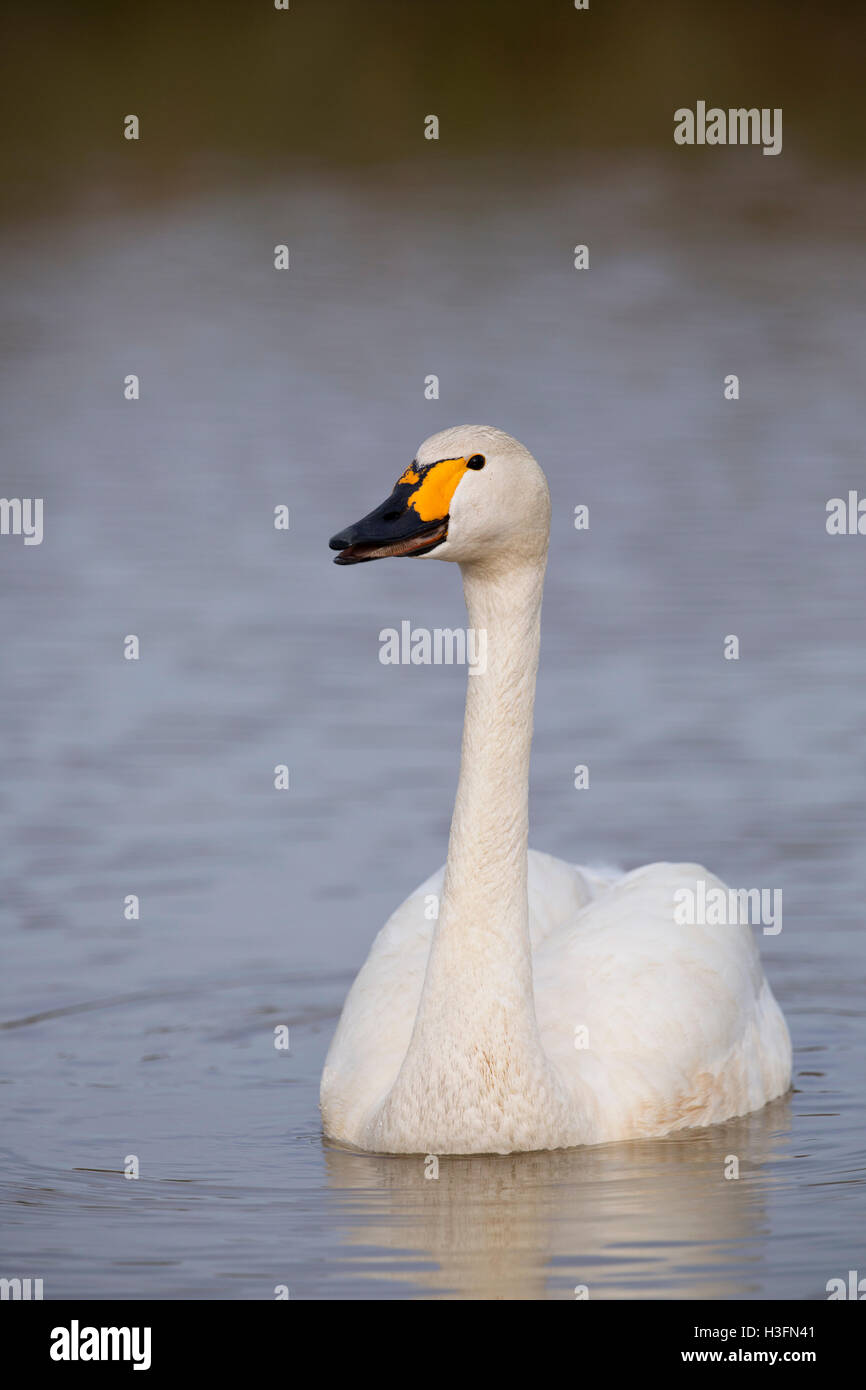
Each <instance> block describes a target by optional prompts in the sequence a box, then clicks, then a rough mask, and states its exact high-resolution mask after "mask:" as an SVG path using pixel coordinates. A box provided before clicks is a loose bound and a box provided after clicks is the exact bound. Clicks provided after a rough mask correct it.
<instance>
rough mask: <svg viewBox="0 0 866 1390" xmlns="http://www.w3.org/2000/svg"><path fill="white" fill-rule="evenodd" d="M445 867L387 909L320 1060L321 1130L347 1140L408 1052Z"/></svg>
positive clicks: (378, 1100)
mask: <svg viewBox="0 0 866 1390" xmlns="http://www.w3.org/2000/svg"><path fill="white" fill-rule="evenodd" d="M444 874H445V870H444V868H441V869H439V870H438V871H437V872H436V873H435V874H433V875H431V877H430V878H428V879H427V880H426V882H425V883H422V884H421V886H420V887H419V888H416V890H415V892H414V893H412V894H410V896H409V897H408V898H407V899H406V900H405V902H403V903H401V904H400V906H399V907H398V908H397V909H396V911H395V912H393V913H392V914H391V916H390V917H389V918H388V921H387V922H386V923H385V925H384V927H383V928H382V929H381V931H380V932H379V933H378V935H377V936H376V939H375V941H374V942H373V944H372V946H371V947H370V953H369V955H368V956H367V959H366V961H365V962H364V964H363V965H362V967H361V969H360V970H359V972H358V974H357V976H356V978H355V981H354V983H353V985H352V988H351V989H350V990H349V993H348V995H347V996H346V1002H345V1004H344V1005H343V1012H342V1014H341V1015H340V1021H339V1023H338V1025H337V1031H336V1033H335V1034H334V1038H333V1041H332V1043H331V1046H330V1049H329V1051H328V1056H327V1058H326V1060H325V1068H324V1071H323V1073H322V1086H321V1096H320V1100H321V1106H322V1116H323V1120H324V1125H325V1132H326V1133H327V1134H329V1135H330V1136H331V1137H332V1138H335V1139H342V1140H344V1141H346V1142H351V1136H353V1135H356V1134H358V1133H360V1132H361V1131H362V1130H363V1127H364V1120H365V1118H366V1116H367V1115H369V1114H370V1113H371V1112H372V1111H373V1110H374V1109H375V1108H376V1107H377V1106H378V1105H379V1104H380V1103H381V1101H382V1100H383V1099H384V1097H385V1096H386V1095H387V1094H388V1092H389V1091H390V1090H391V1087H392V1086H393V1084H394V1082H395V1081H396V1079H397V1073H398V1072H399V1070H400V1067H401V1065H402V1062H403V1058H404V1057H405V1056H406V1049H407V1048H408V1046H409V1039H410V1038H411V1036H412V1028H413V1026H414V1023H415V1016H416V1014H417V1012H418V1001H419V1000H420V998H421V986H422V985H423V983H424V972H425V970H426V968H427V958H428V956H429V954H430V942H431V939H432V936H433V929H434V927H435V925H436V913H437V911H438V903H439V901H440V898H441V894H442V880H443V877H444Z"/></svg>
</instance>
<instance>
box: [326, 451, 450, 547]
mask: <svg viewBox="0 0 866 1390" xmlns="http://www.w3.org/2000/svg"><path fill="white" fill-rule="evenodd" d="M446 464H447V465H449V467H448V469H447V470H446V469H445V465H446ZM458 464H459V465H460V467H459V470H458V468H457V467H456V465H458ZM465 467H466V463H465V460H464V459H440V460H439V461H438V462H436V463H434V464H428V465H427V466H426V467H423V468H422V467H421V466H420V465H417V464H413V465H412V466H411V467H410V468H407V469H406V472H405V473H404V474H403V476H402V478H401V479H400V481H399V482H398V483H397V486H396V487H395V488H394V491H393V492H392V493H391V496H390V497H389V498H388V499H387V501H385V502H383V503H382V505H381V507H377V508H376V510H375V511H374V512H370V514H369V516H365V517H363V518H362V519H361V520H360V521H356V522H355V524H354V526H347V527H346V529H345V530H344V531H340V532H338V533H337V535H336V536H332V537H331V539H330V542H329V544H330V547H331V549H332V550H339V552H340V554H339V555H336V556H335V557H334V564H335V565H361V564H363V563H364V561H365V560H382V559H384V557H385V556H386V555H426V554H427V553H428V552H429V551H431V550H433V549H434V548H435V547H436V546H437V545H441V544H442V542H443V541H444V540H445V538H446V537H447V535H448V504H449V503H450V501H451V497H452V496H453V493H454V489H455V487H456V486H457V483H458V482H459V479H460V476H462V473H463V470H464V469H465ZM435 470H441V472H440V473H439V474H438V476H437V477H436V478H435V479H434V477H433V473H434V471H435ZM452 478H453V482H452ZM434 482H435V484H436V486H435V488H434V486H433V483H434Z"/></svg>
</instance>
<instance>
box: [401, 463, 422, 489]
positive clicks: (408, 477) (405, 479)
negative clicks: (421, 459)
mask: <svg viewBox="0 0 866 1390" xmlns="http://www.w3.org/2000/svg"><path fill="white" fill-rule="evenodd" d="M420 481H421V475H420V474H419V473H418V472H417V470H416V468H415V465H414V463H410V464H409V467H408V468H407V469H406V472H405V473H403V474H402V475H401V477H399V478H398V479H397V486H398V487H399V486H400V484H401V483H420Z"/></svg>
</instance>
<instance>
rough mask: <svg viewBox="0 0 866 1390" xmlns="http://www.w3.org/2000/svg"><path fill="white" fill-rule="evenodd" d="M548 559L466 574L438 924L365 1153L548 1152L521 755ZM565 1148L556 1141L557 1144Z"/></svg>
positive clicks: (551, 1083)
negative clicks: (455, 756)
mask: <svg viewBox="0 0 866 1390" xmlns="http://www.w3.org/2000/svg"><path fill="white" fill-rule="evenodd" d="M545 559H546V555H545V554H544V553H543V554H542V555H541V557H540V558H538V559H536V560H535V561H534V562H533V563H528V562H527V563H525V564H519V565H515V564H511V565H509V566H507V567H506V566H501V567H497V566H495V565H493V564H489V565H481V564H474V565H465V566H464V567H463V589H464V594H465V597H466V606H467V609H468V613H469V621H470V625H471V627H473V628H475V629H476V631H485V632H486V634H487V667H486V670H485V671H484V672H483V674H480V673H479V674H474V675H470V676H469V677H468V691H467V697H466V718H465V723H464V729H463V751H462V758H461V764H460V778H459V782H458V787H457V797H456V801H455V805H454V815H453V818H452V821H451V835H450V839H449V843H448V861H447V865H446V869H445V882H444V886H443V892H442V901H441V903H440V907H439V918H438V922H437V925H436V930H435V933H434V937H433V942H432V946H431V950H430V957H429V961H428V965H427V972H426V975H425V978H424V985H423V990H422V994H421V1000H420V1003H419V1006H418V1013H417V1016H416V1020H415V1027H414V1030H413V1033H412V1039H411V1042H410V1044H409V1048H408V1051H407V1053H406V1057H405V1060H404V1062H403V1066H402V1067H401V1070H400V1074H399V1076H398V1077H397V1080H396V1082H395V1084H394V1086H393V1087H392V1090H391V1091H390V1093H389V1095H388V1097H387V1098H386V1100H385V1101H384V1103H383V1105H382V1107H381V1109H380V1111H379V1112H378V1115H377V1118H376V1123H375V1126H374V1128H373V1131H372V1133H371V1136H370V1139H371V1146H372V1147H376V1146H377V1145H378V1144H381V1145H382V1146H383V1147H387V1148H390V1149H391V1151H400V1150H401V1149H403V1150H409V1151H413V1152H417V1150H418V1136H419V1135H423V1136H424V1143H425V1144H426V1145H427V1148H428V1151H429V1152H438V1153H448V1152H451V1153H468V1152H473V1151H484V1150H486V1151H488V1152H489V1151H490V1150H491V1149H495V1148H501V1149H502V1150H503V1151H508V1150H511V1149H515V1148H539V1147H545V1134H544V1132H543V1129H544V1126H543V1124H540V1123H539V1114H541V1115H543V1116H544V1117H545V1118H546V1119H547V1120H549V1121H550V1123H551V1126H552V1127H551V1135H552V1134H553V1133H554V1128H553V1126H558V1132H559V1133H560V1134H561V1133H562V1128H563V1124H564V1120H563V1114H564V1109H563V1107H565V1106H566V1104H567V1102H566V1099H565V1096H564V1093H563V1092H562V1091H561V1087H560V1084H559V1082H558V1080H557V1079H556V1077H555V1076H554V1075H553V1073H552V1071H551V1068H550V1065H549V1063H548V1061H547V1059H546V1057H545V1055H544V1052H543V1049H542V1046H541V1040H540V1037H539V1032H538V1024H537V1021H536V1016H535V1004H534V999H533V990H532V954H531V947H530V938H529V907H528V901H527V837H528V797H529V753H530V745H531V742H532V708H533V703H534V698H535V677H536V670H537V666H538V647H539V638H540V625H541V593H542V587H543V583H544V568H545ZM561 1142H562V1140H561V1138H560V1139H554V1140H553V1144H554V1145H555V1144H556V1143H561Z"/></svg>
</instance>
